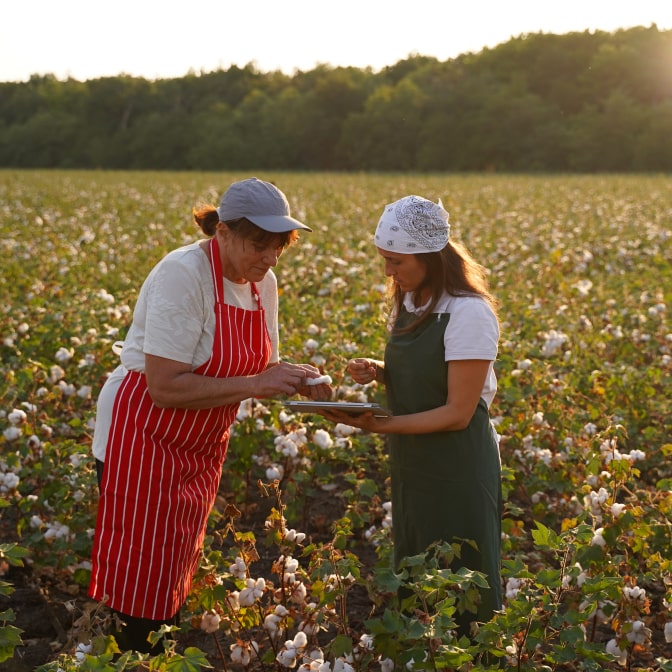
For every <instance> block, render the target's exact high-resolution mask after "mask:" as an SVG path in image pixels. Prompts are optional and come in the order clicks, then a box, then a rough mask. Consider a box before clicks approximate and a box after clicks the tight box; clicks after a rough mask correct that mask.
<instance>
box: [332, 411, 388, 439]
mask: <svg viewBox="0 0 672 672" xmlns="http://www.w3.org/2000/svg"><path fill="white" fill-rule="evenodd" d="M319 413H320V415H323V416H324V417H325V418H327V420H331V421H332V422H333V423H339V422H340V423H342V424H344V425H349V426H350V427H357V428H358V429H362V430H364V431H365V432H374V433H378V434H386V433H388V432H391V431H393V430H392V425H391V422H392V420H393V418H392V417H381V416H377V415H374V414H373V413H372V412H370V411H367V412H366V413H359V414H357V415H354V414H353V415H351V414H349V413H344V412H343V411H335V410H332V409H330V410H328V411H327V410H324V411H319Z"/></svg>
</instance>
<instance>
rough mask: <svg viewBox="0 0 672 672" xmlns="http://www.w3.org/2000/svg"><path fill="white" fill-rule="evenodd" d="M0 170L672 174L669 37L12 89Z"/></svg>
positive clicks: (644, 34) (6, 99) (620, 37)
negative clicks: (374, 64)
mask: <svg viewBox="0 0 672 672" xmlns="http://www.w3.org/2000/svg"><path fill="white" fill-rule="evenodd" d="M0 166H2V167H6V168H86V169H96V168H100V169H124V170H127V169H140V170H144V169H154V170H156V169H158V170H249V169H264V170H311V171H312V170H315V171H420V172H430V171H502V172H504V171H516V172H578V173H589V172H667V171H672V31H670V30H668V31H661V30H659V29H658V28H657V27H656V26H655V24H654V25H652V26H650V27H648V28H647V27H638V28H631V29H627V30H618V31H615V32H613V33H608V32H603V31H593V32H591V31H585V32H575V33H567V34H563V35H555V34H549V33H533V34H527V35H521V36H518V37H515V38H512V39H511V40H509V41H508V42H505V43H502V44H500V45H499V46H497V47H495V48H492V49H484V50H482V51H480V52H478V53H468V54H463V55H461V56H459V57H457V58H454V59H450V60H447V61H438V60H437V59H435V58H433V57H427V56H422V55H410V56H409V57H408V58H407V59H405V60H402V61H399V62H398V63H396V64H394V65H390V66H388V67H386V68H383V69H382V70H380V71H373V70H372V69H371V68H366V69H360V68H354V67H346V68H344V67H332V66H328V65H320V66H318V67H316V68H315V69H313V70H310V71H305V72H304V71H297V72H295V73H294V74H293V75H287V74H284V73H282V72H279V71H277V72H260V71H259V70H258V69H257V68H256V67H255V66H254V65H252V64H248V65H247V66H245V67H243V68H241V67H237V66H234V67H231V68H229V69H227V70H222V69H220V70H217V71H214V72H201V73H189V74H187V75H186V76H184V77H181V78H176V79H159V80H147V79H144V78H138V77H131V76H127V75H119V76H116V77H105V78H100V79H92V80H87V81H78V80H76V79H72V78H70V79H66V80H58V79H57V78H56V77H54V76H53V75H39V76H38V75H34V76H33V77H31V78H30V80H29V81H27V82H5V83H0Z"/></svg>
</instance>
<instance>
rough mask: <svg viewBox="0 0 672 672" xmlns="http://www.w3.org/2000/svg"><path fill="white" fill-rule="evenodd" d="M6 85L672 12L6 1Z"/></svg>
mask: <svg viewBox="0 0 672 672" xmlns="http://www.w3.org/2000/svg"><path fill="white" fill-rule="evenodd" d="M5 3H6V4H5V6H4V7H3V8H2V10H1V14H0V17H1V20H0V82H11V81H27V80H28V79H29V78H30V76H31V75H33V74H36V75H45V74H52V75H55V76H56V77H57V78H58V79H66V78H68V77H72V78H74V79H78V80H82V81H83V80H87V79H95V78H97V77H108V76H116V75H120V74H127V75H133V76H138V77H145V78H147V79H164V78H173V77H182V76H184V75H186V74H188V73H189V72H195V73H196V74H199V73H201V72H212V71H214V70H218V69H220V68H221V69H224V70H226V69H228V68H229V67H231V66H232V65H238V66H240V67H244V66H245V65H247V64H248V63H253V64H254V65H255V66H256V67H257V68H258V69H259V70H260V71H262V72H271V71H275V70H282V71H283V72H285V73H286V74H290V75H291V74H293V73H294V72H295V71H297V70H303V71H306V70H312V69H313V68H314V67H316V66H317V65H318V64H321V63H324V64H329V65H334V66H354V67H357V68H366V67H369V66H370V67H372V68H373V69H374V70H376V71H377V70H380V69H381V68H383V67H385V66H388V65H394V64H395V63H396V62H398V61H400V60H403V59H404V58H407V57H408V56H409V55H413V54H419V55H422V56H434V57H436V58H437V59H439V60H440V61H445V60H448V59H450V58H455V57H456V56H458V55H460V54H463V53H467V52H478V51H480V50H481V49H483V48H484V47H495V46H497V45H498V44H501V43H503V42H507V41H508V40H509V39H510V38H511V37H517V36H519V35H523V34H528V33H537V32H544V33H557V34H565V33H569V32H583V31H585V30H590V31H595V30H603V31H607V32H613V31H615V30H618V29H620V28H623V29H627V28H632V27H634V26H644V27H647V28H648V27H649V26H651V25H652V24H654V23H655V24H656V25H657V26H658V28H659V29H660V30H670V29H672V0H636V1H635V2H614V0H564V2H562V3H558V2H547V1H545V0H508V1H507V2H504V1H503V0H468V1H467V2H465V1H464V0H462V1H461V2H457V1H454V0H339V1H338V2H337V3H333V6H334V7H336V8H337V11H336V12H330V11H329V9H328V7H329V5H328V4H327V3H325V2H320V0H312V1H310V0H285V1H284V2H279V1H278V0H256V2H247V1H246V0H237V2H235V3H234V2H230V0H189V2H188V3H179V4H178V3H171V2H170V0H163V2H158V0H116V1H115V2H114V3H112V2H109V0H98V1H96V0H60V2H59V1H55V0H21V1H20V2H19V0H5Z"/></svg>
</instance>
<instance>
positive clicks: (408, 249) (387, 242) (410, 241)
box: [374, 196, 450, 254]
mask: <svg viewBox="0 0 672 672" xmlns="http://www.w3.org/2000/svg"><path fill="white" fill-rule="evenodd" d="M449 236H450V224H448V213H447V212H446V211H445V210H444V209H443V203H441V200H439V202H438V203H432V201H428V200H427V199H426V198H422V197H421V196H405V197H404V198H401V199H399V200H398V201H395V202H394V203H391V204H390V205H387V206H385V210H384V211H383V214H382V216H381V218H380V221H379V222H378V226H377V228H376V233H375V236H374V240H375V243H376V245H377V246H378V247H380V248H381V249H383V250H388V251H390V252H398V253H400V254H422V253H424V252H438V251H439V250H442V249H443V248H444V247H445V246H446V243H447V242H448V238H449Z"/></svg>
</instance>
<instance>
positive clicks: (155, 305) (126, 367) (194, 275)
mask: <svg viewBox="0 0 672 672" xmlns="http://www.w3.org/2000/svg"><path fill="white" fill-rule="evenodd" d="M255 284H256V288H257V292H259V297H260V300H261V305H262V307H263V309H264V311H265V318H266V327H267V329H268V335H269V337H270V339H271V359H270V362H277V361H278V359H279V353H278V282H277V279H276V277H275V274H274V273H273V271H272V270H269V271H268V273H266V275H265V276H264V279H263V280H262V281H261V282H257V283H255ZM214 292H215V288H214V285H213V282H212V271H211V270H210V260H209V259H208V256H207V255H206V253H205V252H204V251H203V249H202V248H201V247H200V245H199V243H198V242H196V243H192V244H191V245H186V246H185V247H181V248H179V249H177V250H173V251H172V252H170V253H169V254H167V255H166V256H165V257H164V258H163V259H162V260H161V261H160V262H159V263H158V264H157V265H156V266H155V267H154V268H153V269H152V270H151V272H150V273H149V275H148V276H147V278H146V279H145V282H144V283H143V285H142V288H141V289H140V293H139V295H138V300H137V303H136V306H135V309H134V311H133V322H132V324H131V326H130V328H129V330H128V335H127V336H126V340H125V341H124V344H123V348H122V351H121V364H120V365H119V366H118V367H117V368H116V369H115V370H114V371H113V372H112V373H111V374H110V376H109V377H108V379H107V380H106V381H105V385H103V388H102V389H101V391H100V395H99V396H98V401H97V406H96V424H95V428H94V433H93V445H92V449H93V454H94V456H95V457H96V458H97V459H99V460H104V459H105V449H106V447H107V437H108V434H109V431H110V426H111V424H112V407H113V405H114V399H115V397H116V394H117V391H118V390H119V386H120V385H121V382H122V380H123V378H124V376H125V375H126V372H127V371H140V372H142V371H144V370H145V354H149V355H156V356H157V357H165V358H166V359H173V360H175V361H178V362H183V363H185V364H191V369H192V371H193V370H195V369H197V368H198V367H199V366H201V365H202V364H205V362H207V361H208V360H209V359H210V355H211V354H212V346H213V343H214V340H215V293H214ZM224 302H225V303H227V304H229V305H233V306H237V307H239V308H244V309H246V310H256V309H257V302H256V299H255V298H254V296H253V294H252V287H251V285H250V284H249V283H245V284H237V283H234V282H231V281H230V280H227V279H226V278H224Z"/></svg>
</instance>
